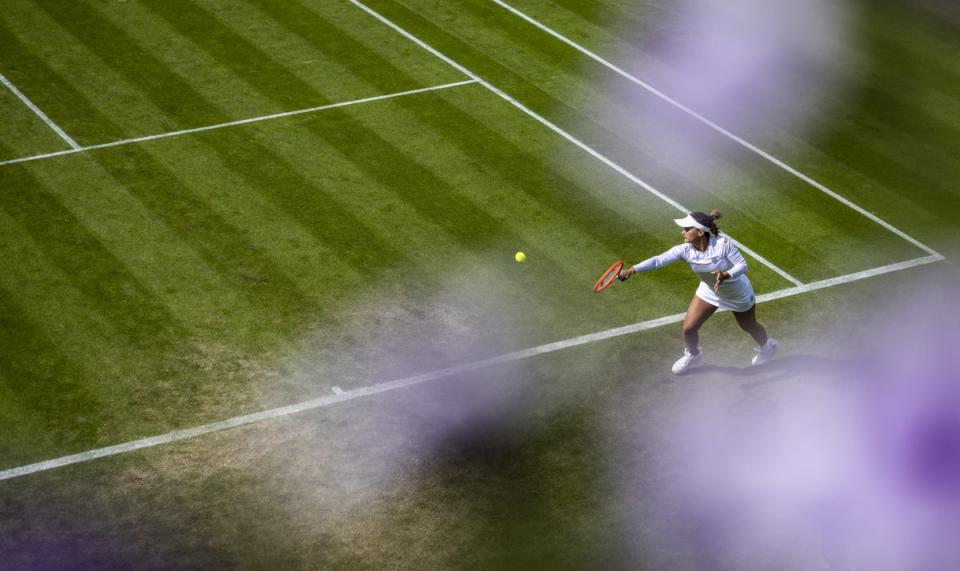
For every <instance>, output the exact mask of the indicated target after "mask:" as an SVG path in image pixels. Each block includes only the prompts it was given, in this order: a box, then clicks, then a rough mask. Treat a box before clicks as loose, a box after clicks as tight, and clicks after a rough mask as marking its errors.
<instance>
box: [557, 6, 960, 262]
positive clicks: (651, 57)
mask: <svg viewBox="0 0 960 571" xmlns="http://www.w3.org/2000/svg"><path fill="white" fill-rule="evenodd" d="M555 4H556V3H555ZM559 4H563V6H564V8H563V9H561V12H562V13H563V15H558V16H557V18H559V19H560V20H562V21H564V22H565V29H566V28H577V29H578V32H577V33H578V34H581V35H585V36H589V43H592V44H599V45H607V44H610V45H617V49H619V51H620V52H621V53H620V55H619V56H617V59H619V60H622V61H627V62H643V64H642V67H643V68H644V69H646V70H647V73H648V74H651V73H652V75H653V76H658V77H660V78H661V79H662V78H664V77H669V76H670V75H671V73H672V72H671V71H670V70H667V69H666V68H665V67H664V66H663V65H662V62H658V61H657V60H656V59H655V58H656V55H655V51H653V50H650V49H648V46H651V45H656V33H657V32H656V29H654V28H652V26H650V25H649V24H648V23H643V22H639V21H634V22H633V23H632V24H628V23H624V24H623V25H620V26H607V29H601V28H600V27H597V26H595V25H594V24H600V22H601V21H605V20H604V16H598V14H610V13H615V14H620V15H622V16H623V18H624V19H623V20H622V22H627V20H629V19H630V18H631V17H632V15H633V14H634V12H635V11H631V13H630V14H626V13H622V12H624V11H623V10H621V9H619V8H618V7H614V6H607V7H608V8H609V10H606V11H603V10H600V11H595V10H590V9H586V8H584V7H583V6H581V5H580V4H578V3H571V2H559ZM567 9H568V10H570V11H573V12H575V13H577V14H579V15H580V16H582V18H583V20H584V21H589V22H590V24H585V25H584V26H583V27H579V26H575V25H573V24H571V23H570V22H571V21H572V18H570V16H569V13H567V12H566V10H567ZM891 9H893V8H891V7H886V8H885V9H884V10H871V11H869V12H864V13H863V14H861V17H863V18H865V19H866V22H867V23H866V25H861V26H859V27H858V28H857V31H860V30H864V31H866V32H868V33H867V36H866V37H867V38H868V40H869V37H871V36H875V35H876V33H877V30H880V29H883V28H885V27H886V28H890V29H896V30H897V31H896V32H895V33H894V35H895V36H897V37H900V35H901V34H900V32H899V30H900V28H901V27H906V28H913V29H914V30H916V23H915V21H914V20H915V19H913V18H906V19H904V17H903V16H904V14H900V16H899V17H898V18H894V19H892V20H891V21H890V22H885V23H880V22H879V20H882V19H883V18H886V17H889V16H884V15H883V14H884V13H886V12H887V11H888V10H891ZM643 11H644V12H645V13H648V14H649V18H650V21H653V22H656V21H657V18H658V17H659V18H661V19H662V20H663V21H666V22H669V21H670V17H669V15H668V14H665V13H657V12H661V10H660V7H654V6H648V7H646V8H644V10H643ZM551 13H553V11H552V12H551ZM621 13H622V14H621ZM598 18H599V19H598ZM878 23H880V25H879V26H878V25H876V24H878ZM600 25H602V24H600ZM611 28H612V30H611ZM641 31H642V32H643V33H642V34H640V33H639V32H641ZM611 34H613V36H611ZM921 35H922V36H924V37H929V36H930V35H929V34H921ZM614 37H615V38H617V40H619V41H617V40H614V39H612V38H614ZM873 43H874V44H875V43H876V42H873ZM625 46H626V47H625ZM849 47H850V49H852V50H853V51H855V52H857V51H862V48H861V45H860V44H859V43H856V42H853V44H852V45H850V46H849ZM865 49H866V51H865V52H863V53H859V54H857V56H856V57H855V58H854V60H853V61H852V62H847V61H839V60H838V61H835V62H833V63H834V65H835V67H836V69H837V72H838V73H839V75H840V76H842V77H844V78H845V80H846V81H851V82H852V86H853V89H852V90H848V92H852V93H853V96H852V97H851V99H850V101H849V102H844V101H843V99H841V97H842V96H838V95H837V94H836V93H832V94H831V93H827V94H826V99H825V100H824V102H823V104H822V105H821V106H819V107H818V108H817V109H814V110H811V112H810V115H809V118H808V119H807V121H806V123H805V129H803V130H798V129H796V128H795V126H791V125H786V124H783V123H780V122H778V121H776V120H775V119H771V120H768V121H766V125H765V126H764V127H763V129H761V130H758V131H757V132H756V133H751V134H750V135H749V136H748V138H751V139H753V138H756V139H760V140H763V141H764V142H763V145H764V146H766V147H767V149H768V150H772V151H773V154H774V155H776V156H779V157H782V158H785V159H786V160H787V162H788V163H790V164H793V165H794V166H801V170H802V171H803V172H807V173H813V172H815V171H817V172H820V173H823V172H824V171H823V170H822V169H819V168H818V167H819V165H818V163H817V161H816V160H807V159H806V158H804V157H803V156H802V155H801V154H798V152H797V146H791V144H790V143H795V142H796V139H795V137H803V138H804V141H803V142H801V143H800V144H799V145H798V146H802V145H804V144H806V145H809V146H820V147H827V148H829V147H835V148H836V150H837V151H838V152H839V154H836V155H833V156H832V159H833V160H835V162H837V163H843V162H844V160H845V158H844V156H843V155H844V153H846V152H853V153H863V154H864V155H865V156H863V157H862V159H864V160H860V161H857V163H858V164H859V166H856V165H855V164H854V163H853V162H852V161H847V163H848V164H849V165H850V167H849V168H851V169H853V168H859V169H861V170H860V172H861V173H862V174H863V175H868V176H874V175H879V178H877V177H875V179H876V180H883V181H884V184H885V185H886V186H887V187H888V188H885V189H876V188H874V190H872V191H865V190H864V189H862V188H861V187H860V186H858V185H843V184H842V183H841V184H837V183H836V182H835V180H836V178H835V177H836V176H837V175H838V174H839V175H840V176H843V175H844V174H845V173H842V169H840V168H837V167H836V165H835V166H834V167H833V168H831V169H829V171H832V173H835V174H834V176H830V175H829V173H828V174H827V175H823V174H820V175H818V178H817V180H820V181H821V182H824V183H826V184H827V185H828V186H830V187H832V188H834V189H838V190H840V191H841V192H840V193H841V194H843V195H844V196H846V197H847V198H850V199H852V200H853V201H854V202H859V203H860V204H861V205H862V206H865V207H866V209H867V210H869V211H873V212H884V211H886V214H884V215H883V217H884V218H886V219H890V220H897V221H901V223H904V224H906V223H909V222H910V218H909V217H906V216H902V211H900V210H899V209H895V208H893V209H891V208H887V207H888V206H889V202H891V201H893V202H896V201H898V196H902V194H903V193H904V192H913V189H915V188H921V187H928V186H932V187H933V188H936V187H937V186H938V185H937V184H933V185H927V184H926V183H925V181H924V179H925V178H927V177H925V176H924V174H923V173H930V172H937V171H939V170H943V169H940V168H938V167H936V166H934V165H931V164H930V163H932V162H939V161H936V160H935V157H937V156H940V155H941V154H943V152H944V149H942V148H939V147H938V146H937V145H935V146H934V147H937V148H931V147H929V146H928V145H929V143H928V142H923V141H922V140H921V138H922V136H923V129H921V128H918V127H915V126H914V125H913V120H914V118H915V116H916V117H920V118H921V120H920V123H921V124H924V125H926V126H927V127H931V128H932V130H933V132H935V133H937V138H938V139H939V140H940V142H942V143H945V144H946V145H949V146H954V145H955V140H954V143H952V144H951V143H950V142H949V138H950V137H949V136H948V137H944V135H947V133H948V132H949V130H945V129H944V126H943V125H940V126H935V125H932V124H931V121H930V119H931V117H930V116H929V115H928V113H927V111H926V110H924V109H921V107H929V103H928V102H925V101H924V99H923V98H922V97H918V96H917V95H916V94H915V93H913V92H915V91H916V90H918V89H922V87H921V86H919V85H916V84H914V83H910V82H904V80H903V77H902V75H906V76H911V75H912V76H913V77H914V78H917V79H919V75H918V74H916V73H914V71H915V70H916V69H918V68H919V67H922V66H917V65H916V64H917V62H916V59H915V58H906V60H903V58H902V57H895V56H894V54H893V53H891V52H890V47H889V45H886V46H885V49H884V52H886V53H883V55H879V57H878V54H877V53H876V52H877V48H876V46H875V45H871V42H870V41H868V42H867V44H866V48H865ZM605 50H606V51H607V52H614V51H616V50H615V49H614V48H612V47H609V46H607V47H606V48H605ZM871 60H875V61H873V62H872V63H871ZM897 60H901V61H903V64H904V65H898V64H897V63H896V62H897ZM860 61H866V62H867V64H866V66H864V65H862V64H861V63H859V62H860ZM634 66H636V64H634ZM898 67H899V68H901V69H900V70H898V69H897V68H898ZM906 68H911V70H912V71H907V69H906ZM639 73H640V74H641V76H643V73H644V72H639ZM797 89H798V90H800V91H806V92H808V93H809V96H808V99H810V100H811V101H816V96H817V95H819V96H824V94H823V93H820V94H818V93H817V91H819V90H820V86H818V85H802V86H797ZM905 91H906V92H909V93H910V95H908V94H907V93H906V92H905ZM921 101H924V102H923V103H921ZM733 103H734V104H735V102H733ZM838 105H839V106H838ZM861 107H863V108H861ZM888 107H889V109H890V110H892V111H893V112H895V113H894V114H895V115H897V118H895V119H893V120H892V121H891V120H890V112H889V111H888ZM824 113H825V115H824ZM897 124H899V125H900V127H903V128H904V129H905V130H904V131H901V133H900V134H898V133H897V129H898V128H899V127H897ZM811 126H814V127H815V128H811ZM884 126H887V127H886V128H884ZM838 127H840V130H839V131H838ZM845 129H850V130H855V131H856V134H855V135H854V136H852V137H850V138H849V139H845V140H843V141H840V140H838V139H837V138H836V137H837V135H838V134H839V133H840V132H842V131H843V130H845ZM793 131H796V132H795V133H794V132H793ZM884 131H885V132H886V133H888V134H889V135H883V134H882V133H883V132H884ZM903 133H906V134H907V137H906V138H905V137H904V135H903ZM910 133H913V134H914V136H916V137H917V138H916V139H914V140H913V141H911V140H910V135H909V134H910ZM884 139H886V140H887V141H889V143H887V142H884ZM878 146H880V147H883V146H888V150H887V151H878V149H877V148H878ZM925 146H926V147H927V148H928V149H929V150H930V152H929V154H928V153H926V152H922V151H921V149H923V148H924V147H925ZM864 147H873V149H872V150H870V149H864ZM884 155H886V156H884ZM800 163H805V164H803V165H801V164H800ZM897 163H900V165H901V166H899V167H898V166H897ZM924 163H925V164H926V166H924V167H920V168H916V167H914V168H913V169H911V168H909V165H911V164H912V165H914V166H915V165H917V164H924ZM954 167H955V165H952V164H951V165H950V166H948V167H947V169H948V170H953V169H954ZM911 170H913V171H916V172H914V173H911V172H909V171H911ZM879 171H884V172H883V173H880V172H879ZM897 171H899V172H897ZM889 175H893V176H894V177H895V178H896V179H899V182H896V181H889V182H888V181H887V180H886V179H887V176H889ZM845 178H847V179H848V178H849V177H845ZM942 180H944V179H943V178H941V181H942ZM872 186H874V187H875V186H876V185H875V184H874V185H872ZM878 190H879V192H878ZM934 192H936V191H934ZM885 197H889V198H890V200H887V198H885ZM851 230H857V229H851ZM910 230H911V232H918V231H922V228H919V230H918V227H915V226H914V227H910ZM851 233H852V232H851ZM902 255H905V256H911V255H912V253H910V252H906V253H904V254H902Z"/></svg>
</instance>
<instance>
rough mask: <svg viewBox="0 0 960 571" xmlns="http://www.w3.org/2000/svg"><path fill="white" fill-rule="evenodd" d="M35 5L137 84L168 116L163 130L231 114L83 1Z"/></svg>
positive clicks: (218, 120) (217, 120) (225, 118)
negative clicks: (206, 97) (214, 103)
mask: <svg viewBox="0 0 960 571" xmlns="http://www.w3.org/2000/svg"><path fill="white" fill-rule="evenodd" d="M38 7H39V8H41V9H42V10H44V12H46V13H47V14H48V15H49V16H50V17H51V18H53V19H54V20H56V21H57V22H58V23H59V24H60V25H61V26H63V27H64V28H65V29H66V30H68V31H69V32H70V33H71V34H72V35H73V36H74V37H76V38H77V39H78V40H79V41H80V42H82V43H83V45H84V46H86V48H87V49H89V50H90V51H92V52H93V53H95V54H96V55H97V56H98V57H99V58H100V59H101V60H102V61H103V63H104V64H105V65H106V66H107V67H108V68H109V69H111V70H113V71H114V72H115V73H117V74H118V75H120V76H122V77H124V78H126V80H127V81H129V82H130V83H131V84H133V85H135V87H136V88H137V89H138V91H139V92H140V93H142V94H143V96H144V97H145V98H146V99H147V100H148V101H149V102H150V103H151V104H152V105H153V106H155V107H156V109H157V110H158V111H159V112H160V113H162V114H163V115H164V117H165V118H166V119H167V121H168V122H169V128H168V129H166V130H173V129H174V128H178V127H191V126H196V125H208V124H213V123H222V122H225V121H228V120H229V119H231V118H230V117H228V116H227V115H226V114H224V113H223V112H222V111H221V110H220V109H218V108H217V107H215V106H214V105H213V104H212V103H210V102H209V101H208V100H206V99H204V98H203V97H202V96H201V95H200V94H199V93H198V92H197V91H196V90H195V89H194V88H193V87H192V86H191V85H190V84H189V83H188V82H187V81H186V80H185V79H184V78H183V77H181V76H180V75H178V74H176V73H174V72H173V71H171V70H170V68H168V67H167V66H166V65H164V64H163V62H161V61H160V60H159V59H157V57H156V56H154V55H153V54H152V53H150V52H149V51H147V50H146V49H144V48H143V47H141V46H140V44H139V43H138V42H137V41H136V40H135V38H134V37H133V36H132V35H131V34H130V33H128V32H127V31H126V30H124V29H122V28H120V27H118V26H116V25H114V24H113V23H111V22H110V21H109V20H107V19H105V18H104V17H103V16H101V15H100V14H99V13H98V12H97V11H96V10H92V9H90V8H89V7H87V6H86V5H85V4H84V3H83V2H76V1H73V0H65V1H55V2H49V3H47V2H43V3H40V4H39V5H38Z"/></svg>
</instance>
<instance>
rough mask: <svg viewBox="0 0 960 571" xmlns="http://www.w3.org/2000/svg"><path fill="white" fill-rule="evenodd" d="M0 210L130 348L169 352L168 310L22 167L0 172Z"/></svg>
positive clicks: (172, 335)
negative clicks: (84, 297)
mask: <svg viewBox="0 0 960 571" xmlns="http://www.w3.org/2000/svg"><path fill="white" fill-rule="evenodd" d="M0 185H2V186H3V187H5V188H8V189H11V188H16V192H9V191H8V192H3V193H0V208H2V209H3V210H4V211H5V212H6V213H7V215H8V216H10V218H11V219H13V220H16V221H17V223H18V224H19V225H20V226H22V227H23V229H24V231H26V232H28V233H29V234H30V235H31V236H32V238H33V239H34V240H35V241H36V243H37V245H38V247H39V248H40V249H41V250H42V251H43V255H44V257H46V258H47V259H48V260H49V261H50V262H51V263H52V264H54V265H56V266H57V267H58V268H59V269H60V271H61V272H62V273H63V275H64V276H66V277H68V278H69V279H70V280H71V281H72V282H73V284H74V285H75V287H76V288H77V289H78V290H79V291H81V292H83V294H84V295H85V296H86V298H87V301H86V302H85V304H84V305H88V306H92V307H94V308H96V310H97V311H98V312H99V313H100V314H101V315H102V316H103V317H104V318H105V319H106V320H107V321H109V322H110V323H111V326H112V327H113V328H114V329H116V330H117V331H118V332H119V333H120V334H122V335H123V337H124V345H126V346H129V347H130V348H134V347H139V348H147V347H149V348H151V349H155V350H161V351H164V350H171V349H172V348H173V347H174V345H175V342H174V340H176V339H178V338H181V337H183V336H184V335H185V334H186V330H185V329H184V328H183V327H181V326H180V325H179V324H178V323H177V321H176V319H174V317H173V315H172V314H171V313H170V312H169V310H168V309H167V308H166V307H165V306H163V305H162V304H160V303H159V302H158V301H157V299H156V298H155V297H153V296H152V295H151V294H150V293H149V291H148V290H147V288H146V287H145V286H144V285H143V283H142V282H140V280H138V279H137V278H136V277H135V276H133V275H132V274H131V273H130V272H129V271H128V270H127V269H126V268H125V267H124V265H123V264H122V263H121V262H120V260H119V259H117V257H116V256H114V255H113V253H111V252H110V250H109V249H108V248H107V247H106V246H105V245H104V244H103V242H102V241H101V240H100V239H99V238H98V237H97V236H95V235H93V234H92V233H91V232H90V231H89V229H88V228H87V227H86V226H85V225H84V224H83V223H81V222H80V221H79V220H78V219H77V218H76V216H74V215H73V213H71V212H70V210H69V209H67V208H66V207H64V205H63V204H61V203H60V202H59V201H58V200H57V198H56V197H55V196H54V195H53V194H52V193H51V192H50V190H49V189H48V188H46V187H45V185H44V184H43V183H41V182H40V181H39V180H37V178H36V177H35V176H34V175H33V174H32V173H31V172H30V171H29V170H28V169H26V168H22V167H21V168H17V167H11V168H9V169H4V171H3V172H0Z"/></svg>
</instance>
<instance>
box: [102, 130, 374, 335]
mask: <svg viewBox="0 0 960 571" xmlns="http://www.w3.org/2000/svg"><path fill="white" fill-rule="evenodd" d="M272 130H274V131H278V132H279V133H280V134H279V135H278V138H282V139H284V140H287V139H293V140H295V141H296V143H294V144H291V145H290V148H289V149H283V148H278V145H277V144H276V143H275V142H274V141H269V142H266V143H265V142H264V141H263V140H262V138H261V136H260V131H259V130H254V129H247V130H245V131H243V132H242V133H239V136H240V138H242V139H243V140H244V144H243V145H242V146H236V145H235V142H236V140H237V135H238V134H237V133H234V134H226V133H223V134H221V135H219V136H214V135H212V134H210V135H206V136H204V137H199V136H195V137H183V138H179V139H177V140H176V141H166V142H162V143H161V142H159V141H158V142H155V143H149V144H147V145H145V147H144V148H145V150H146V151H148V152H149V154H150V156H151V160H152V161H156V162H158V163H160V164H161V165H162V167H163V168H164V169H166V170H167V171H168V172H174V173H177V176H178V177H179V178H180V179H181V180H182V181H183V184H184V187H185V188H186V189H188V190H189V191H190V192H191V193H192V194H193V196H194V198H193V199H194V200H198V201H202V202H203V203H204V207H203V210H205V211H207V212H212V213H216V215H217V216H218V217H220V218H221V219H223V220H224V221H225V222H226V223H227V224H228V225H229V226H231V227H233V228H235V229H236V230H237V231H239V232H242V234H243V236H244V243H243V244H239V243H238V244H237V246H238V247H242V248H249V249H251V250H253V251H256V252H259V254H258V256H263V257H265V259H264V260H263V261H264V263H266V264H268V265H273V266H275V267H274V268H273V271H271V272H270V274H272V273H273V272H276V273H277V274H278V275H280V276H282V280H283V281H285V282H286V281H289V282H291V284H290V287H291V288H292V289H293V290H294V291H296V292H298V293H297V294H296V295H297V296H299V295H304V296H308V297H310V298H311V299H310V300H309V301H305V304H304V307H303V309H304V312H305V314H306V313H308V312H307V311H306V310H307V309H308V308H311V307H312V308H313V309H316V308H317V306H318V304H319V305H320V306H322V305H323V304H324V301H323V300H324V299H325V296H326V295H329V293H330V292H331V291H334V290H340V289H341V288H343V287H346V286H347V284H355V283H359V282H361V281H362V279H363V275H362V274H363V272H362V269H363V264H364V263H365V262H367V263H373V262H374V261H375V260H374V259H372V258H368V259H365V260H359V259H355V258H348V257H347V256H344V255H343V254H344V251H345V250H347V246H348V245H349V244H350V243H352V242H354V241H358V240H359V241H360V242H364V243H369V240H366V239H363V236H362V235H361V234H360V233H359V232H357V231H356V230H354V228H355V227H357V226H361V225H362V223H361V221H360V220H359V219H358V218H351V217H345V216H343V215H342V214H341V213H339V212H338V211H337V207H336V204H335V203H331V201H330V196H329V193H327V192H325V191H324V190H323V189H322V188H321V186H320V185H319V183H318V182H317V181H318V179H313V178H311V177H307V176H297V171H296V170H295V169H294V167H293V165H288V164H284V162H283V160H282V159H281V158H280V157H283V156H287V154H286V153H287V152H289V153H292V154H296V153H299V152H302V151H303V149H304V148H307V147H309V146H310V145H315V144H316V143H317V141H316V140H315V139H313V138H311V137H309V136H307V137H303V136H297V133H298V132H302V131H303V130H302V129H299V128H297V127H296V126H293V125H285V126H280V125H276V126H273V127H272ZM311 150H312V151H316V155H312V154H311V162H313V160H315V159H314V156H315V157H316V160H319V161H324V162H325V158H326V157H325V155H326V154H327V153H325V152H323V151H322V150H321V149H319V148H316V147H311ZM118 156H119V153H118ZM332 168H334V169H335V168H336V167H332ZM336 172H337V171H336V170H334V171H333V173H336ZM327 174H328V175H331V173H329V172H328V173H327ZM288 193H292V194H293V196H291V197H290V198H289V199H286V198H283V197H284V196H286V195H288ZM294 205H299V208H294ZM336 237H342V242H341V241H339V240H335V238H336ZM373 246H375V247H380V246H382V244H379V243H376V242H374V243H373ZM347 251H348V250H347ZM388 253H389V252H388ZM228 259H229V258H228ZM270 274H268V275H266V276H264V277H263V278H261V279H270ZM257 275H258V274H251V275H249V276H248V278H254V277H255V276H257ZM264 285H265V284H264ZM264 285H257V287H258V288H261V287H264ZM277 295H280V293H278V294H277ZM287 317H288V318H289V317H291V316H287Z"/></svg>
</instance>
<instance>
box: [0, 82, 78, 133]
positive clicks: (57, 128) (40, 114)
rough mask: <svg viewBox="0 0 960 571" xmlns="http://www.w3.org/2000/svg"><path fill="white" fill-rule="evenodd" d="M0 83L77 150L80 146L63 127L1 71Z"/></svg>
mask: <svg viewBox="0 0 960 571" xmlns="http://www.w3.org/2000/svg"><path fill="white" fill-rule="evenodd" d="M0 83H2V84H4V85H6V86H7V89H9V90H10V91H11V92H12V93H13V94H14V95H16V96H17V98H18V99H20V101H23V103H24V105H26V106H27V107H29V108H30V110H31V111H33V112H34V114H36V116H37V117H39V118H40V119H42V120H43V122H44V123H46V124H47V126H48V127H50V128H51V129H53V131H54V133H56V134H57V135H60V138H61V139H63V140H64V141H66V142H67V144H68V145H70V148H72V149H74V150H78V149H80V148H81V147H80V145H78V144H77V142H76V141H74V140H73V138H71V137H70V135H68V134H66V133H65V132H64V131H63V129H61V128H60V126H59V125H57V124H56V123H54V122H53V120H51V119H50V118H49V117H47V114H46V113H44V112H43V111H41V110H40V108H39V107H37V106H36V105H34V104H33V101H30V99H28V98H27V96H26V95H24V94H23V93H22V92H21V91H20V90H19V89H17V86H16V85H14V84H12V83H10V80H9V79H7V78H6V77H4V76H3V74H2V73H0Z"/></svg>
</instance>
